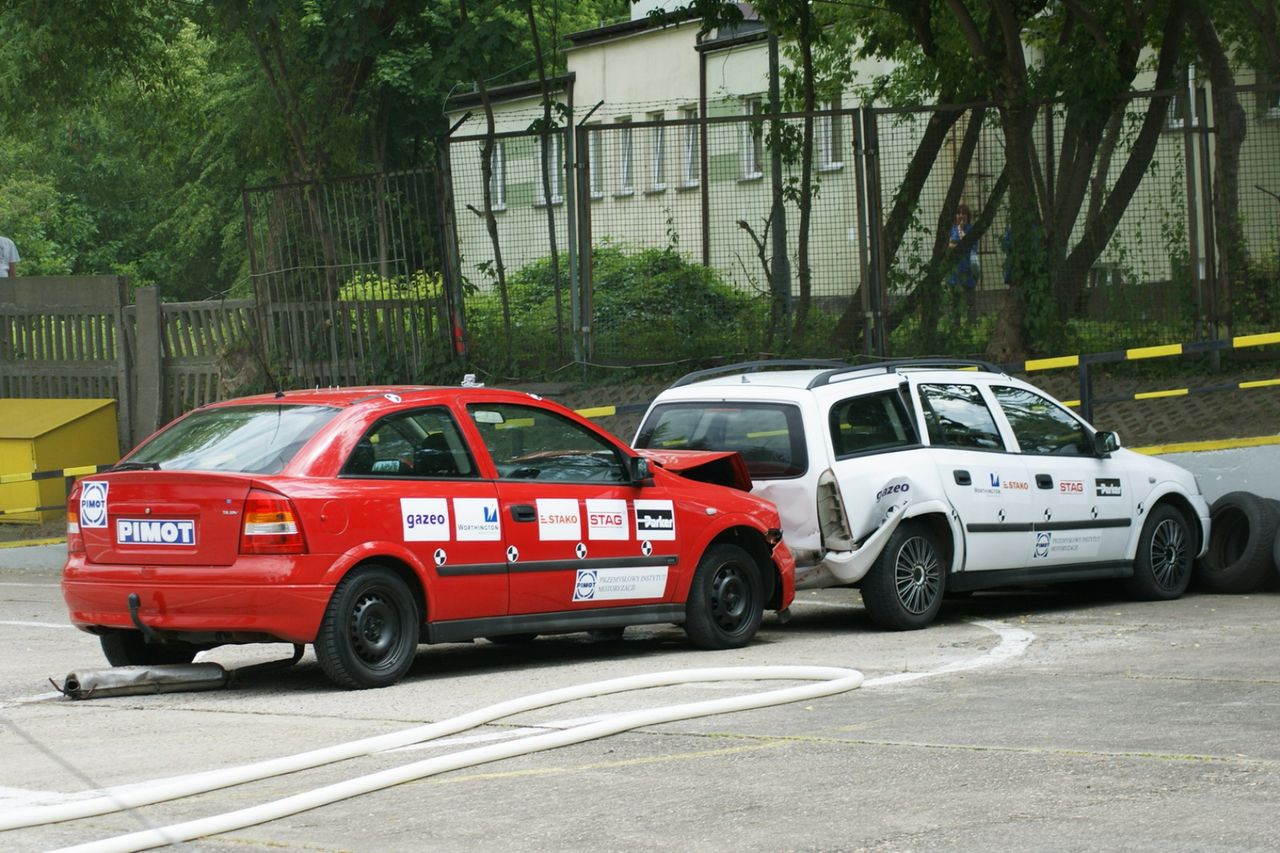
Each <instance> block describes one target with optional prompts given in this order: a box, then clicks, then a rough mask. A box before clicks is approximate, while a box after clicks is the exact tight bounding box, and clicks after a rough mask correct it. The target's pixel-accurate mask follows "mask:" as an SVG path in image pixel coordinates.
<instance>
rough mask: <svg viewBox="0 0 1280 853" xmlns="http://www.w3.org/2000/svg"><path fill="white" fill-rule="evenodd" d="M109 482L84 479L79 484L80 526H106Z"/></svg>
mask: <svg viewBox="0 0 1280 853" xmlns="http://www.w3.org/2000/svg"><path fill="white" fill-rule="evenodd" d="M110 485H111V484H110V483H107V482H104V481H102V480H86V481H85V482H84V483H81V484H80V526H81V527H106V526H107V489H108V487H110Z"/></svg>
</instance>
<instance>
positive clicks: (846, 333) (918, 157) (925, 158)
mask: <svg viewBox="0 0 1280 853" xmlns="http://www.w3.org/2000/svg"><path fill="white" fill-rule="evenodd" d="M963 114H964V113H963V111H962V110H937V111H935V112H932V113H930V114H929V122H928V123H927V124H926V125H925V128H924V133H923V134H921V136H920V142H919V143H918V144H917V145H916V150H915V154H913V155H912V157H911V162H910V163H909V164H908V165H907V172H906V174H905V175H904V176H903V178H902V183H901V184H900V185H899V187H898V191H897V192H896V193H894V196H893V209H892V210H891V211H890V212H889V217H888V218H887V219H886V220H885V224H884V227H883V229H882V231H881V233H880V234H864V235H863V238H862V239H864V240H877V239H879V240H882V241H883V242H882V246H881V248H882V249H883V252H884V258H885V259H886V262H887V264H892V263H893V259H894V258H895V257H896V256H897V254H898V249H899V248H901V246H902V240H903V237H905V236H906V233H907V226H908V225H909V224H910V222H911V220H912V217H914V216H915V212H916V209H917V208H918V207H919V206H920V193H921V192H922V191H923V189H924V185H925V183H926V182H927V181H928V180H929V175H930V174H932V173H933V167H934V164H935V163H937V162H938V154H939V152H941V151H942V146H943V145H944V144H946V141H947V136H948V134H950V132H951V128H953V127H954V126H955V124H956V122H957V121H959V119H960V116H961V115H963ZM863 287H866V282H863V283H861V284H859V285H858V289H857V291H856V292H855V293H854V294H853V299H852V300H851V301H850V302H849V304H848V306H846V307H845V309H844V313H842V314H841V315H840V319H839V320H838V321H837V322H836V328H835V332H834V333H833V334H832V336H831V344H832V346H833V347H835V348H837V349H847V350H849V351H853V350H857V349H859V348H860V347H861V344H862V333H863V324H862V288H863Z"/></svg>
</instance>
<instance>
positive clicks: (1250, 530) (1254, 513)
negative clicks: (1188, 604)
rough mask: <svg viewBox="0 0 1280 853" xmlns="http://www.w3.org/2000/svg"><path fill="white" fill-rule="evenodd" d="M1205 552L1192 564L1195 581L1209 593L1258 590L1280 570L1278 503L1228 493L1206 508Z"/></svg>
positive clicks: (1238, 493)
mask: <svg viewBox="0 0 1280 853" xmlns="http://www.w3.org/2000/svg"><path fill="white" fill-rule="evenodd" d="M1209 518H1210V522H1209V548H1208V550H1207V551H1206V552H1205V555H1204V557H1203V558H1201V560H1200V561H1199V562H1198V563H1197V564H1196V580H1197V582H1198V585H1199V586H1200V588H1201V589H1204V590H1207V591H1209V592H1224V593H1243V592H1254V591H1255V590H1257V589H1260V588H1261V587H1262V585H1263V584H1264V583H1267V582H1268V581H1269V580H1270V579H1271V578H1273V577H1274V575H1275V572H1276V568H1277V567H1278V566H1280V539H1277V538H1276V529H1277V527H1280V501H1276V500H1272V499H1270V498H1262V497H1258V496H1257V495H1255V494H1250V493H1249V492H1230V493H1228V494H1225V495H1223V496H1222V497H1220V498H1218V499H1217V500H1216V501H1214V502H1213V506H1212V507H1210V508H1209Z"/></svg>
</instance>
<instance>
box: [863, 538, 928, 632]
mask: <svg viewBox="0 0 1280 853" xmlns="http://www.w3.org/2000/svg"><path fill="white" fill-rule="evenodd" d="M946 585H947V567H946V564H945V562H944V558H943V550H942V546H941V544H940V543H939V542H938V534H936V533H934V531H933V529H932V528H931V527H929V525H927V524H925V523H923V522H918V521H917V522H910V521H908V522H903V523H902V524H901V525H900V526H899V527H898V529H897V530H895V531H894V532H893V535H892V536H890V537H889V542H888V544H886V545H885V547H884V550H883V551H881V552H880V556H878V557H876V561H875V562H874V563H873V564H872V565H871V570H870V571H869V572H867V576H866V577H865V578H863V579H862V604H863V606H864V607H866V608H867V615H868V616H870V617H871V621H872V622H874V623H875V624H876V625H878V626H880V627H881V628H887V629H889V630H891V631H914V630H916V629H917V628H923V627H925V626H926V625H928V624H929V623H930V622H932V621H933V620H934V619H935V618H936V617H937V615H938V611H939V610H941V609H942V599H943V597H944V594H945V592H946Z"/></svg>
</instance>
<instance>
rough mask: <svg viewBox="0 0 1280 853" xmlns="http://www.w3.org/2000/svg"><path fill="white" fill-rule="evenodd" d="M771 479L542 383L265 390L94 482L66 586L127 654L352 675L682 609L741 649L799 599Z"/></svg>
mask: <svg viewBox="0 0 1280 853" xmlns="http://www.w3.org/2000/svg"><path fill="white" fill-rule="evenodd" d="M677 472H680V473H677ZM722 484H731V485H732V486H733V487H727V486H726V485H722ZM750 487H751V483H750V477H749V475H748V474H747V472H746V467H745V465H744V464H743V463H742V461H741V459H740V457H738V456H737V455H736V454H733V453H720V452H692V451H690V452H686V453H678V452H652V453H648V452H646V455H640V454H637V452H636V451H633V450H631V449H630V448H628V447H627V446H626V445H625V444H623V443H622V442H620V441H619V440H618V439H616V438H614V437H613V436H611V435H610V434H608V433H607V432H605V431H603V430H601V429H599V428H598V427H596V426H594V425H593V424H591V423H590V422H588V421H586V420H584V419H583V418H581V417H579V416H577V415H576V414H574V413H573V412H571V411H569V410H568V409H565V408H564V407H562V406H559V405H557V404H555V403H551V402H548V401H546V400H543V399H541V398H539V397H537V396H535V395H532V394H525V393H520V392H514V391H500V390H492V389H486V388H467V387H464V388H441V387H433V388H429V387H392V388H351V389H343V390H329V391H295V392H289V393H278V394H274V395H271V394H267V395H262V396H257V397H247V398H243V399H238V400H231V401H228V402H223V403H217V404H214V405H210V406H205V407H203V408H200V409H196V410H195V411H192V412H190V413H188V414H187V415H185V416H183V417H182V418H179V419H178V420H176V421H174V422H173V423H172V424H170V425H169V426H167V427H165V428H164V429H162V430H160V431H159V432H157V433H156V434H155V435H153V436H151V437H150V438H149V439H148V440H147V441H145V442H144V443H143V444H142V445H140V446H139V447H138V448H137V449H136V450H134V451H133V452H132V453H131V454H129V456H127V457H126V458H125V459H124V460H123V461H121V462H120V463H118V464H117V465H116V466H115V467H114V468H113V469H112V470H111V471H109V472H106V473H104V474H100V475H97V476H94V477H90V478H86V479H83V480H81V481H80V482H79V483H77V484H76V487H75V489H74V491H73V492H72V493H71V496H70V499H69V501H68V513H67V547H68V552H69V554H68V558H67V564H66V568H65V569H64V573H63V581H62V590H63V595H64V597H65V598H66V602H67V607H68V608H69V610H70V613H71V620H72V622H74V623H75V624H76V625H77V626H78V627H79V628H81V629H82V630H85V631H88V632H90V633H93V634H96V635H98V636H99V637H100V638H101V642H102V648H103V651H104V652H105V653H106V656H107V659H108V660H109V661H110V662H111V663H112V665H116V666H119V665H127V664H157V663H181V662H189V661H190V660H191V659H192V657H193V656H194V655H195V654H196V652H197V651H199V650H201V649H207V648H211V647H213V646H216V645H221V644H226V643H257V642H286V643H312V644H314V647H315V654H316V658H317V659H318V660H319V661H320V665H321V667H323V669H324V671H325V673H326V674H327V675H328V676H329V677H330V678H331V679H332V680H333V681H334V682H336V683H337V684H339V685H340V686H342V687H347V688H364V687H382V686H386V685H389V684H392V683H394V682H395V681H397V680H399V679H400V678H401V677H402V676H403V675H404V674H405V673H406V672H407V671H408V669H409V667H410V665H411V664H412V663H413V659H414V655H415V652H416V648H417V645H418V644H419V643H442V642H454V641H468V640H471V639H473V638H475V637H489V638H493V639H495V640H499V641H506V642H519V641H523V640H526V639H531V638H532V637H534V636H535V635H537V634H544V633H563V632H572V631H582V630H588V629H613V630H615V631H616V630H619V629H621V628H623V627H625V626H627V625H639V624H648V623H663V622H673V623H680V624H683V625H684V628H685V631H686V633H687V634H688V635H689V638H690V639H691V640H692V641H693V642H694V643H695V644H696V645H698V646H701V647H704V648H732V647H736V646H740V645H743V644H745V643H747V642H748V641H749V640H750V639H751V638H752V637H753V636H754V635H755V633H756V630H757V629H758V627H759V625H760V620H761V617H762V613H763V610H764V609H765V608H766V607H768V608H770V609H776V610H783V609H785V608H787V607H788V606H789V605H790V604H791V600H792V598H793V597H794V594H795V592H794V587H795V584H794V570H795V565H794V562H793V561H792V558H791V555H790V552H789V551H788V550H787V548H786V546H784V545H782V544H781V541H782V534H781V531H780V527H781V525H780V523H779V519H778V513H777V511H776V510H775V509H774V506H773V505H772V504H770V503H768V502H767V501H764V500H761V499H759V498H756V497H753V496H752V495H750V494H749V493H748V490H749V489H750Z"/></svg>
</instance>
